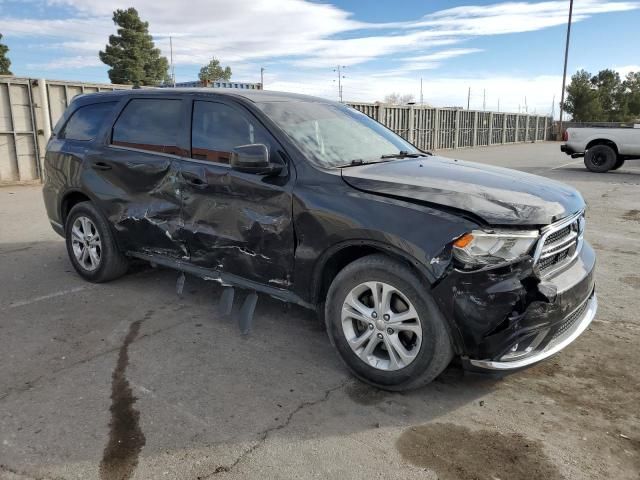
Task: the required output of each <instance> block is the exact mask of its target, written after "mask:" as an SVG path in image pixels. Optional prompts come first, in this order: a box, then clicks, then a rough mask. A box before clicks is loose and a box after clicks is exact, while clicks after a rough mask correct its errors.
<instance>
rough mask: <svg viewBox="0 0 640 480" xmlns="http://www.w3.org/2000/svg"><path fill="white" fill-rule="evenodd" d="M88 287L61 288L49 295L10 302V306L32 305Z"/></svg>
mask: <svg viewBox="0 0 640 480" xmlns="http://www.w3.org/2000/svg"><path fill="white" fill-rule="evenodd" d="M86 288H87V287H86V286H83V287H74V288H70V289H69V290H60V291H59V292H53V293H49V294H47V295H42V296H40V297H33V298H28V299H26V300H20V301H18V302H14V303H11V304H9V307H10V308H16V307H24V306H25V305H31V304H32V303H36V302H42V301H43V300H49V299H50V298H55V297H62V296H64V295H69V294H70V293H76V292H79V291H81V290H84V289H86Z"/></svg>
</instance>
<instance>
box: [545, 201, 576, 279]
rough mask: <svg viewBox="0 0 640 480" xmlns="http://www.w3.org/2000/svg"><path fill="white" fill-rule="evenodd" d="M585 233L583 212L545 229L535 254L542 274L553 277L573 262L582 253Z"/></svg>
mask: <svg viewBox="0 0 640 480" xmlns="http://www.w3.org/2000/svg"><path fill="white" fill-rule="evenodd" d="M583 233H584V213H582V212H581V213H579V214H577V215H574V216H572V217H570V218H568V219H564V220H561V221H560V222H557V223H554V224H552V225H549V226H548V227H546V228H544V229H543V230H542V236H541V238H540V240H538V246H537V248H536V253H535V261H536V264H537V266H538V269H539V271H540V274H541V275H542V276H547V275H551V274H552V273H553V272H555V271H557V270H559V269H560V268H561V267H562V266H564V265H566V264H568V263H569V262H571V260H573V259H574V258H575V257H576V255H577V254H578V252H579V251H580V248H581V246H582V236H583Z"/></svg>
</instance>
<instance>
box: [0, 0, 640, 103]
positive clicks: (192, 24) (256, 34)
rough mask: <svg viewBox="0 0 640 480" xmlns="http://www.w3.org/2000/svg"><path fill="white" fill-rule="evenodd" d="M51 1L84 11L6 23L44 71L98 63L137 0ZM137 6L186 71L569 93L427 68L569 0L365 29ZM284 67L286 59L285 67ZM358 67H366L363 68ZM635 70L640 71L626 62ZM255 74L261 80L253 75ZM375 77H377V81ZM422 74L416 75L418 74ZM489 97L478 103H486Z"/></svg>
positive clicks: (321, 13)
mask: <svg viewBox="0 0 640 480" xmlns="http://www.w3.org/2000/svg"><path fill="white" fill-rule="evenodd" d="M42 2H43V3H41V5H43V4H44V3H45V2H46V3H47V5H64V6H66V7H70V9H71V10H72V11H75V12H76V14H75V15H74V16H73V17H72V18H67V19H63V20H46V19H41V18H29V16H28V11H27V9H26V8H25V15H24V16H23V18H11V17H7V16H3V17H2V18H0V32H2V33H3V34H5V36H7V37H9V36H11V37H23V38H26V39H29V41H31V39H34V40H35V41H37V43H39V44H43V43H46V46H47V47H49V48H47V49H46V51H47V52H55V54H56V56H57V58H56V59H54V60H50V61H48V62H45V63H44V64H43V65H39V67H40V68H42V69H43V70H44V69H54V68H55V69H58V68H61V69H64V68H69V69H71V68H73V69H77V70H76V71H78V70H80V69H81V68H82V67H83V66H94V65H98V64H99V63H98V62H99V61H98V59H97V52H98V50H100V49H102V48H104V45H105V43H106V42H107V40H108V36H109V34H111V33H114V32H115V26H114V25H113V22H112V20H111V15H112V12H113V10H114V9H116V8H128V7H129V6H131V0H113V1H111V2H95V1H93V0H42ZM134 3H135V7H136V8H137V9H138V11H139V12H140V15H141V17H142V18H143V19H144V20H147V21H149V23H150V25H151V32H152V34H153V35H154V37H155V41H156V44H157V45H158V47H160V48H161V49H162V51H163V54H164V55H167V56H168V54H169V41H168V37H169V35H171V36H173V47H174V60H175V63H176V65H178V66H180V65H184V66H187V65H190V66H193V65H201V64H203V63H205V62H206V61H208V60H209V59H210V57H211V56H212V55H213V54H215V55H216V57H218V58H219V59H220V60H221V62H222V63H223V64H229V65H230V66H231V67H232V69H233V71H234V74H235V75H239V76H244V77H245V78H250V77H251V76H253V78H256V77H257V74H258V73H257V72H259V66H258V62H260V64H263V65H264V64H265V63H271V64H272V65H273V67H271V66H270V67H269V70H268V71H267V81H268V84H269V87H270V88H280V89H283V90H293V91H298V92H303V93H312V94H316V95H322V96H329V97H335V88H334V87H333V85H332V82H331V80H332V76H331V70H330V67H331V66H333V65H336V64H338V63H340V64H343V65H348V66H350V68H349V69H348V78H347V79H346V83H345V97H346V98H350V99H355V100H375V99H381V98H383V97H384V96H385V95H386V94H388V93H390V92H394V91H395V92H398V91H400V92H402V93H412V94H413V95H414V96H415V97H416V98H418V97H419V92H418V91H417V90H418V83H419V82H417V81H416V79H415V78H417V77H418V75H417V74H416V72H419V71H420V72H424V74H423V76H424V77H425V79H426V82H425V86H424V91H425V98H427V99H428V100H429V101H430V102H433V103H436V104H438V105H466V92H467V87H468V86H469V85H472V87H473V91H474V92H479V91H481V90H482V89H483V88H486V89H487V95H488V100H487V105H490V104H491V103H490V102H489V99H492V100H491V102H493V104H494V107H495V106H497V105H496V104H497V97H498V95H499V96H500V99H501V106H502V107H503V108H510V109H512V110H514V109H515V110H517V106H518V103H520V104H524V96H525V95H526V96H527V97H528V103H529V105H530V107H531V108H530V110H532V109H534V108H536V109H538V111H543V110H544V111H548V110H550V104H551V98H552V97H553V94H554V93H556V94H559V90H560V88H559V86H560V80H558V79H557V78H556V77H555V76H538V77H535V78H525V77H513V76H499V75H493V76H485V77H482V78H471V77H470V78H462V77H460V78H451V77H450V76H449V77H447V76H444V78H429V77H428V76H427V75H425V74H426V73H428V72H429V71H431V72H433V71H434V70H436V69H438V68H440V67H442V66H443V65H444V64H445V62H446V61H447V60H448V59H451V58H453V57H455V56H460V55H474V54H476V53H478V51H479V50H478V49H474V48H449V49H443V50H436V49H437V48H439V47H447V46H451V45H457V44H460V43H462V42H465V41H469V40H471V39H473V38H475V37H478V36H487V35H502V34H510V33H517V32H530V31H536V30H541V29H544V28H548V27H552V26H558V25H565V24H566V21H567V13H568V12H567V2H566V1H542V2H534V1H530V2H527V1H519V2H503V3H494V4H490V5H475V6H474V5H467V6H461V7H455V8H449V9H445V10H441V11H438V12H435V13H432V14H429V15H425V16H422V17H419V18H418V15H419V14H420V13H422V12H417V15H416V19H415V20H411V21H406V22H386V23H366V22H360V21H358V20H357V19H355V18H354V17H353V15H352V14H351V13H349V12H348V11H345V10H343V9H340V8H338V7H336V6H333V5H331V4H328V3H315V2H311V1H307V0H278V1H276V0H234V1H231V2H230V1H229V0H190V1H188V2H185V1H184V0H136V1H135V2H134ZM638 8H640V3H638V2H634V1H622V0H621V1H616V0H612V1H607V0H580V1H578V2H576V3H575V6H574V22H580V21H582V20H584V19H586V18H589V17H590V16H593V15H598V14H602V13H606V12H621V11H630V10H634V9H638ZM381 59H382V60H383V61H388V64H387V66H386V68H385V67H383V68H380V66H379V64H378V65H376V69H375V73H372V72H371V69H370V71H368V72H365V71H364V70H365V69H366V68H368V66H367V65H366V62H369V61H373V60H381ZM274 63H276V64H274ZM358 65H360V66H359V67H358ZM620 68H635V67H620ZM252 72H253V73H252ZM374 75H375V77H374ZM409 77H415V78H409ZM477 99H478V97H475V101H476V106H477V104H478V103H479V104H480V105H481V100H480V101H479V102H478V100H477Z"/></svg>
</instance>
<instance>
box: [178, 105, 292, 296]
mask: <svg viewBox="0 0 640 480" xmlns="http://www.w3.org/2000/svg"><path fill="white" fill-rule="evenodd" d="M247 144H264V145H266V146H267V149H268V151H269V156H270V160H271V161H272V162H280V163H285V162H284V158H285V156H284V154H283V152H282V148H281V146H280V145H279V144H278V142H277V141H276V140H275V139H274V138H273V136H272V135H271V134H270V133H269V132H268V131H267V129H266V128H265V127H264V126H263V125H262V124H261V123H260V121H259V120H258V119H256V118H255V117H254V116H253V115H252V114H251V113H250V112H249V111H247V110H246V109H245V108H244V107H242V106H240V105H236V104H234V103H233V102H225V101H211V100H209V99H205V98H203V99H202V100H200V99H195V100H193V102H192V104H191V151H190V155H189V157H190V158H186V159H183V161H182V165H181V178H182V188H181V191H182V220H183V228H184V238H185V240H186V243H187V246H188V249H189V253H190V257H191V262H192V263H193V264H195V265H197V266H201V267H205V268H209V269H213V270H218V271H224V272H227V273H232V274H235V275H239V276H241V277H243V278H246V279H250V280H253V281H257V282H260V283H263V284H266V285H271V286H275V287H280V288H287V287H288V286H289V285H290V282H291V276H292V272H293V251H294V234H293V223H292V195H291V190H292V186H293V181H294V172H293V169H292V167H291V165H288V166H287V165H285V168H284V169H283V170H282V172H281V173H280V174H279V175H276V176H264V175H256V174H252V173H244V172H240V171H237V170H233V169H232V168H231V167H230V166H229V160H230V158H231V151H232V150H233V148H235V147H237V146H240V145H247Z"/></svg>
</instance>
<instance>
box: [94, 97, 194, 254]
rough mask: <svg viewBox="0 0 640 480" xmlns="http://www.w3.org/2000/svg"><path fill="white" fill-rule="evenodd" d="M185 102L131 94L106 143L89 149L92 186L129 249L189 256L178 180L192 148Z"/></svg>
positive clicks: (122, 106)
mask: <svg viewBox="0 0 640 480" xmlns="http://www.w3.org/2000/svg"><path fill="white" fill-rule="evenodd" d="M186 105H187V102H186V101H183V100H182V99H181V98H180V97H175V96H170V95H167V96H166V97H161V96H156V95H154V96H141V97H139V98H138V97H128V98H127V99H126V100H125V101H124V102H123V104H122V105H121V110H120V111H119V114H118V115H117V117H116V118H115V121H114V122H113V124H112V125H111V124H110V125H109V127H108V128H107V129H106V131H105V132H104V137H103V138H104V142H103V143H102V144H101V145H100V146H97V147H96V148H95V149H94V150H93V151H90V152H88V155H87V157H86V158H87V165H88V167H89V171H90V172H91V173H90V177H91V178H90V180H89V183H90V190H91V191H92V192H93V193H94V194H95V195H96V196H97V197H98V199H99V203H100V207H101V209H102V211H103V212H105V213H106V215H107V216H108V218H109V220H110V221H111V223H112V225H113V227H114V229H115V230H116V232H117V235H118V240H119V242H120V245H121V247H122V248H124V249H126V250H134V251H142V252H144V253H152V254H161V255H167V256H172V257H184V256H187V251H186V248H185V245H184V243H183V242H182V241H181V240H180V239H179V238H178V231H179V226H180V206H181V196H180V190H179V182H178V179H177V175H178V172H179V169H180V158H181V156H182V155H184V154H185V153H186V151H187V150H188V137H187V131H188V124H187V122H186V121H185V120H186V118H187V117H186V115H187V114H186Z"/></svg>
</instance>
